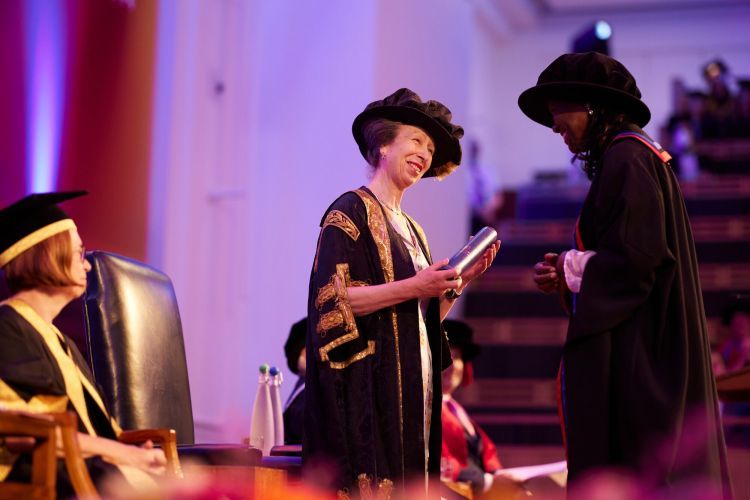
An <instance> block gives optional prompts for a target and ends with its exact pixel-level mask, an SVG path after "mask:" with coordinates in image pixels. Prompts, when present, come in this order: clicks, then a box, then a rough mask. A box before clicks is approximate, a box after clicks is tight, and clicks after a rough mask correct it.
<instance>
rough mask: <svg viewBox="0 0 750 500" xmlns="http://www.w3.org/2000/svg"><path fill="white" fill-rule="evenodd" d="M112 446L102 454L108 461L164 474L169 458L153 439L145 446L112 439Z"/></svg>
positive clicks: (151, 472)
mask: <svg viewBox="0 0 750 500" xmlns="http://www.w3.org/2000/svg"><path fill="white" fill-rule="evenodd" d="M111 444H112V446H111V447H109V449H108V450H107V451H106V452H104V453H103V454H102V458H104V460H106V461H107V462H111V463H113V464H116V465H130V466H132V467H136V468H138V469H141V470H143V471H146V472H148V473H150V474H156V475H161V474H164V471H165V466H166V465H167V458H166V457H165V456H164V451H162V450H161V449H159V448H154V447H153V444H152V443H151V441H147V442H146V443H145V444H144V445H143V446H141V447H138V446H132V445H128V444H123V443H118V442H117V441H111Z"/></svg>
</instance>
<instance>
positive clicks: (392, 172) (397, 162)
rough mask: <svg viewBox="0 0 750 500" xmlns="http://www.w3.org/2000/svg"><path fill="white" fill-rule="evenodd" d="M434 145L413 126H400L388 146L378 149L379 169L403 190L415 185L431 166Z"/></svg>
mask: <svg viewBox="0 0 750 500" xmlns="http://www.w3.org/2000/svg"><path fill="white" fill-rule="evenodd" d="M434 153H435V144H434V143H433V141H432V138H430V136H429V135H427V133H426V132H425V131H424V130H422V129H421V128H419V127H415V126H413V125H401V126H400V127H399V129H398V133H397V134H396V137H395V138H394V139H393V141H392V142H391V143H390V144H387V145H385V146H382V147H381V148H380V155H381V160H380V163H379V165H378V168H379V169H384V173H385V174H386V175H387V176H388V177H389V178H390V179H391V181H392V182H393V184H394V185H395V186H396V187H398V188H399V189H401V190H404V189H406V188H408V187H410V186H412V185H414V183H416V182H417V181H418V180H419V179H421V178H422V176H423V175H424V174H425V172H427V170H428V169H429V168H430V165H431V164H432V155H433V154H434Z"/></svg>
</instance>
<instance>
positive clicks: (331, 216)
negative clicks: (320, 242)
mask: <svg viewBox="0 0 750 500" xmlns="http://www.w3.org/2000/svg"><path fill="white" fill-rule="evenodd" d="M328 226H333V227H337V228H339V229H341V230H342V231H344V232H345V233H346V234H347V235H348V236H349V237H350V238H351V239H353V240H354V241H357V239H359V229H357V226H356V225H354V222H352V220H351V219H350V218H349V216H348V215H346V214H345V213H344V212H341V211H340V210H331V211H330V212H328V215H326V218H325V220H324V221H323V229H325V228H326V227H328Z"/></svg>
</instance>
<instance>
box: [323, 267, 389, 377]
mask: <svg viewBox="0 0 750 500" xmlns="http://www.w3.org/2000/svg"><path fill="white" fill-rule="evenodd" d="M355 283H362V284H363V285H366V283H364V282H362V281H358V282H355ZM351 284H352V281H351V276H350V275H349V264H336V274H334V275H333V276H331V279H330V281H329V282H328V283H327V284H326V285H325V286H323V287H321V288H320V290H319V292H318V297H317V298H316V300H315V305H316V307H317V308H318V309H320V308H321V307H323V305H324V304H325V303H326V302H329V301H330V300H333V299H335V301H336V303H335V308H334V309H333V310H332V311H330V312H328V313H326V314H323V315H322V316H321V317H320V320H319V321H318V324H317V326H316V328H315V329H316V331H317V332H318V333H319V334H320V336H321V337H325V335H326V333H327V332H328V330H330V329H332V328H336V327H340V326H342V325H343V327H344V331H345V332H347V333H346V334H345V335H342V336H340V337H338V338H337V339H335V340H332V341H331V342H329V343H328V344H326V345H324V346H323V347H321V348H320V349H318V352H319V354H320V360H321V361H323V362H326V361H328V363H329V365H330V366H331V368H333V369H336V370H341V369H343V368H346V367H347V366H349V365H350V364H352V363H354V362H355V361H359V360H361V359H364V358H366V357H367V356H369V355H370V354H374V353H375V342H374V341H372V340H370V341H368V342H367V347H366V348H365V349H363V350H362V351H360V352H358V353H356V354H354V355H353V356H351V357H350V358H349V359H347V360H345V361H340V362H338V361H331V360H330V359H329V358H328V353H329V352H330V351H332V350H333V349H335V348H337V347H338V346H340V345H342V344H346V343H347V342H350V341H352V340H356V339H358V338H359V330H358V329H357V322H356V321H355V319H354V313H353V312H352V308H351V306H350V305H349V298H348V297H347V294H346V287H347V286H349V285H351ZM363 285H357V286H363Z"/></svg>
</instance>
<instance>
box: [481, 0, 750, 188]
mask: <svg viewBox="0 0 750 500" xmlns="http://www.w3.org/2000/svg"><path fill="white" fill-rule="evenodd" d="M602 18H603V19H605V20H607V21H608V22H609V23H610V24H611V25H612V28H613V36H612V39H611V41H610V51H611V53H612V55H613V56H614V57H615V58H617V59H619V60H620V61H621V62H623V64H625V66H627V68H628V69H629V70H630V71H631V72H632V73H633V74H634V76H635V77H636V81H637V82H638V87H639V88H640V89H641V92H642V94H643V99H644V101H645V102H646V103H647V104H648V105H649V107H650V108H651V112H652V115H653V118H652V121H651V123H650V124H649V125H648V126H647V127H646V131H647V132H648V133H650V134H652V135H654V137H657V135H658V133H657V132H658V126H659V125H660V124H661V123H663V122H664V121H665V120H666V118H667V116H668V115H669V112H670V106H671V96H670V94H669V91H670V81H671V79H672V78H673V77H675V76H681V77H683V78H684V80H685V82H686V83H687V84H688V85H689V86H695V87H698V86H700V85H702V81H701V75H700V68H701V67H702V66H703V64H704V63H706V62H707V61H708V60H709V59H711V58H713V57H716V56H717V55H718V56H721V57H723V58H724V60H725V61H726V62H727V63H728V64H729V65H730V67H731V68H732V69H733V70H734V72H735V73H736V74H744V75H750V57H749V56H748V54H750V29H748V26H750V6H737V7H724V8H717V9H692V10H688V9H684V10H676V11H658V10H650V11H648V12H645V13H642V14H633V13H631V14H619V15H604V16H602ZM596 19H597V18H596V17H595V16H565V17H559V18H554V19H543V20H542V21H541V22H540V23H538V24H537V26H535V27H534V28H533V29H531V30H529V31H526V32H524V33H522V34H519V35H517V36H516V37H515V38H513V39H512V40H505V41H502V42H497V41H494V40H493V39H492V37H491V36H489V35H488V34H487V33H484V32H482V31H481V30H479V29H478V30H477V33H475V41H474V47H475V55H476V64H475V65H474V66H473V68H472V82H471V87H472V94H471V101H470V110H471V111H470V113H471V115H470V120H469V122H470V124H471V125H474V126H475V128H474V129H473V131H474V133H475V134H477V135H478V136H479V138H480V140H481V142H482V144H483V146H484V149H483V157H484V161H485V163H488V164H490V165H493V166H494V167H495V168H497V169H498V172H499V174H498V176H499V178H500V179H501V180H502V181H503V182H504V183H505V184H506V185H507V186H518V185H520V184H523V183H525V182H528V181H529V180H530V179H531V177H532V175H533V171H534V170H538V169H540V168H541V169H550V168H560V169H565V168H568V167H567V166H568V165H569V155H568V153H567V152H566V149H565V147H564V145H563V144H562V141H561V140H560V138H559V137H556V136H554V135H553V134H551V133H550V132H549V130H548V129H546V128H544V127H542V126H540V125H537V124H535V123H533V122H531V121H530V120H529V119H527V118H526V117H525V116H524V115H523V113H521V111H520V110H519V109H518V105H517V99H518V95H519V94H520V93H521V92H523V91H524V90H525V89H526V88H528V87H531V86H533V85H534V84H535V83H536V79H537V77H538V76H539V73H540V72H541V71H542V70H543V69H544V68H545V67H546V66H547V65H548V64H549V63H551V62H552V61H553V60H554V59H555V58H556V57H557V56H559V55H560V54H562V53H565V52H568V51H569V50H570V39H571V38H572V36H573V35H574V34H575V33H577V32H578V31H579V30H580V29H582V28H583V27H584V26H586V25H587V24H588V23H591V22H593V21H595V20H596ZM478 26H479V25H478Z"/></svg>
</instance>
